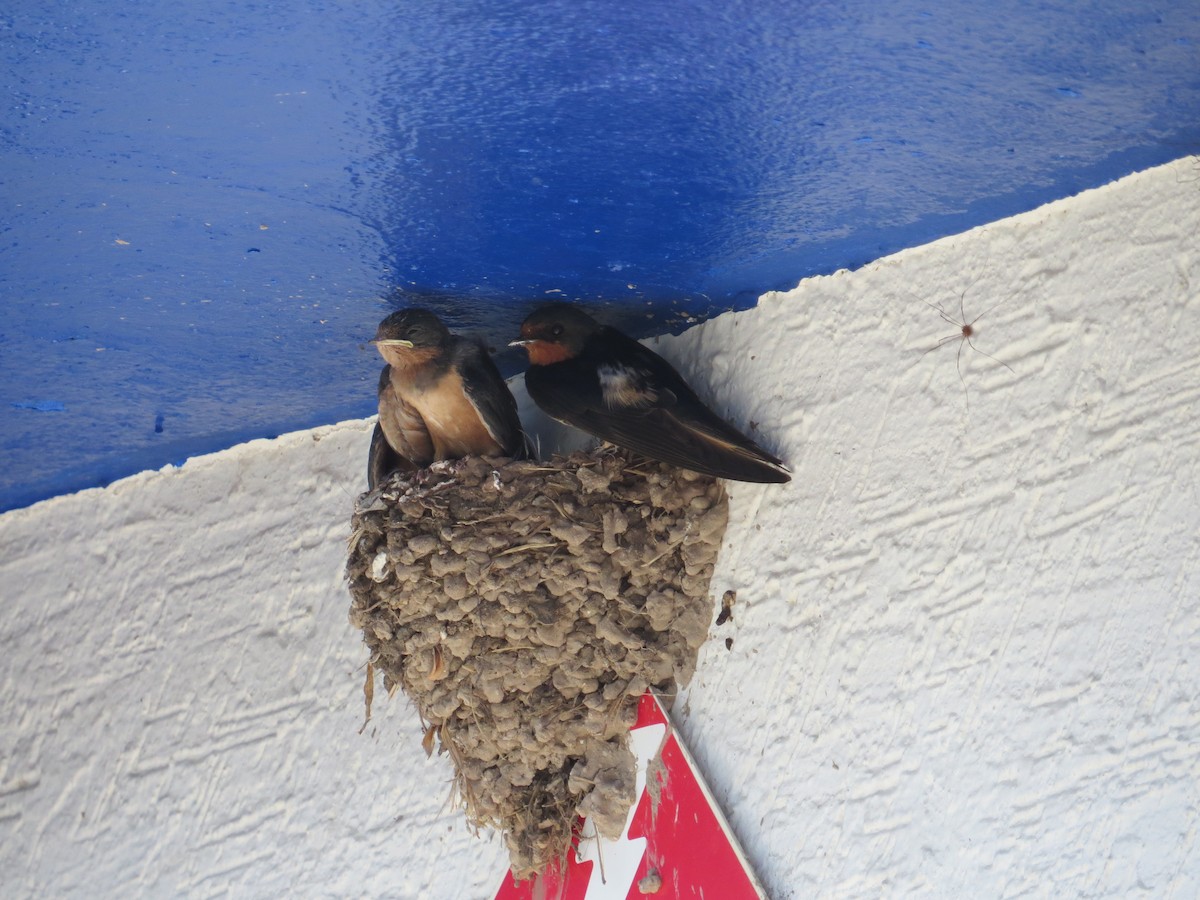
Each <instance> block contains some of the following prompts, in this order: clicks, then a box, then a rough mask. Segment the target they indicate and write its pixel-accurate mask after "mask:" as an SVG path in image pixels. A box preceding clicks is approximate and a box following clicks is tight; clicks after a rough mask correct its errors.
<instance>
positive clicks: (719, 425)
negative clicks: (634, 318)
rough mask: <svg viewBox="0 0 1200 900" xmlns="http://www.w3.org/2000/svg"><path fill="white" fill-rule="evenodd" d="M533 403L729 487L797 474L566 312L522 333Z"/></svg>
mask: <svg viewBox="0 0 1200 900" xmlns="http://www.w3.org/2000/svg"><path fill="white" fill-rule="evenodd" d="M510 346H520V347H524V348H525V350H526V351H528V353H529V362H530V366H529V369H528V371H527V372H526V373H525V386H526V388H527V389H528V390H529V396H530V397H532V398H533V401H534V402H535V403H536V404H537V405H538V406H540V407H541V408H542V409H543V410H544V411H545V412H546V413H547V414H548V415H549V416H551V417H552V418H554V419H557V420H558V421H560V422H564V423H566V424H567V425H573V426H574V427H576V428H579V429H581V430H582V431H586V432H588V433H589V434H591V435H594V436H595V437H598V438H600V439H601V440H605V441H609V442H611V443H613V444H617V445H618V446H621V447H627V448H629V449H630V450H633V451H635V452H637V453H641V454H642V455H644V456H648V457H650V458H651V459H656V460H660V461H661V462H665V463H670V464H671V465H675V466H679V467H680V468H684V469H691V470H692V471H694V472H703V473H705V474H707V475H715V476H716V477H718V478H727V479H730V480H733V481H755V482H767V483H776V484H778V483H782V482H785V481H791V478H792V476H791V474H790V473H789V472H788V470H787V469H786V468H784V466H783V463H782V461H781V460H779V459H776V458H775V457H774V456H772V455H771V454H770V453H768V452H767V451H766V450H764V449H763V448H762V447H760V446H758V444H756V443H754V441H752V440H750V438H748V437H746V436H745V435H744V434H742V433H741V432H740V431H738V430H737V429H736V428H734V427H733V426H732V425H730V424H729V423H727V422H725V421H724V420H723V419H721V417H720V416H718V415H717V414H716V413H714V412H713V411H712V410H711V409H709V408H708V407H707V406H705V405H704V403H703V402H702V401H701V400H700V398H699V397H697V396H696V393H695V391H693V390H692V389H691V388H690V387H688V385H687V382H685V381H684V380H683V377H682V376H681V375H680V374H679V373H678V372H676V371H675V369H674V368H673V367H672V366H671V364H670V363H668V362H667V361H666V360H665V359H663V358H662V357H661V356H659V355H658V354H657V353H655V352H654V351H652V350H650V349H648V348H646V347H644V346H642V345H641V344H639V343H638V342H637V341H635V340H634V339H633V338H631V337H628V336H627V335H625V334H622V333H621V332H620V331H617V330H616V329H615V328H610V327H608V326H606V325H601V324H600V323H599V322H597V321H596V320H595V319H593V318H592V317H591V316H589V315H588V314H587V313H585V312H583V311H582V310H580V309H578V308H577V307H574V306H571V305H570V304H567V303H552V304H550V305H548V306H544V307H542V308H541V309H538V310H536V311H535V312H534V313H533V314H532V315H530V316H529V318H527V319H526V320H525V321H524V322H523V323H522V325H521V339H520V340H517V341H513V342H512V344H510Z"/></svg>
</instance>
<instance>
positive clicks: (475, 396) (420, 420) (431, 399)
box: [367, 309, 527, 488]
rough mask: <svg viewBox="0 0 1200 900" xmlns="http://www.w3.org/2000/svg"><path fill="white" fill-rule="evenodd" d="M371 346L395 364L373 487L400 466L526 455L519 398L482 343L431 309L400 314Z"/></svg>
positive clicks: (385, 389) (371, 467)
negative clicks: (455, 330) (450, 327)
mask: <svg viewBox="0 0 1200 900" xmlns="http://www.w3.org/2000/svg"><path fill="white" fill-rule="evenodd" d="M371 343H372V344H374V345H375V348H376V349H377V350H378V351H379V355H380V356H382V357H383V358H384V360H386V361H387V365H386V366H384V367H383V371H382V372H381V373H380V374H379V421H378V422H377V423H376V425H375V433H374V434H373V435H372V437H371V452H370V457H369V460H368V464H367V483H368V484H369V485H370V487H371V488H374V487H375V485H376V484H378V483H379V482H380V481H382V480H383V479H384V478H385V477H386V476H387V475H388V473H389V472H391V471H393V470H395V469H409V470H411V469H419V468H423V467H424V466H427V465H429V464H430V463H432V462H436V461H437V460H440V459H459V458H460V457H463V456H468V455H472V454H474V455H478V456H522V455H526V453H527V444H526V441H525V435H524V433H523V432H522V431H521V420H520V419H519V418H518V417H517V404H516V401H515V400H513V396H512V394H511V393H509V390H508V385H506V384H505V383H504V379H503V378H501V377H500V372H499V371H497V369H496V365H495V363H493V362H492V360H491V357H489V356H488V355H487V351H486V350H485V349H484V348H483V345H482V344H479V343H476V342H475V341H472V340H468V339H467V338H463V337H459V336H458V335H455V334H451V333H450V331H449V330H447V328H446V326H445V325H443V324H442V323H441V321H440V320H439V319H438V317H437V316H435V315H434V314H433V313H431V312H429V311H428V310H425V309H402V310H400V311H399V312H394V313H392V314H391V315H390V316H388V317H387V318H386V319H384V320H383V321H382V322H380V323H379V330H378V331H376V332H375V339H374V340H373V341H371Z"/></svg>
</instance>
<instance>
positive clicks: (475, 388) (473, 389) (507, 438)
mask: <svg viewBox="0 0 1200 900" xmlns="http://www.w3.org/2000/svg"><path fill="white" fill-rule="evenodd" d="M452 352H453V355H454V360H453V362H454V365H455V368H457V370H458V373H459V375H460V376H462V382H463V390H464V391H465V392H466V395H467V399H468V400H470V401H471V405H472V406H473V407H475V411H476V412H477V413H479V418H480V420H481V421H482V422H483V425H484V427H485V428H487V430H488V433H489V434H490V435H491V436H492V437H493V438H494V439H495V441H496V443H498V444H499V445H500V446H501V447H502V448H504V453H505V455H507V456H513V457H523V456H532V455H533V454H532V452H531V451H530V445H529V442H528V440H526V438H525V433H524V432H523V431H522V430H521V419H520V417H519V416H518V415H517V401H516V400H514V399H513V395H512V392H511V391H509V389H508V385H507V384H505V383H504V379H503V378H502V377H500V370H499V369H497V368H496V364H495V363H494V362H492V358H491V357H490V356H488V354H487V350H485V349H484V348H483V346H482V345H481V344H477V343H475V342H474V341H469V340H466V339H460V340H459V341H457V342H456V344H455V346H454V348H453V351H452Z"/></svg>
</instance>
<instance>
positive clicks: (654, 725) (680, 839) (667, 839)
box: [496, 694, 766, 900]
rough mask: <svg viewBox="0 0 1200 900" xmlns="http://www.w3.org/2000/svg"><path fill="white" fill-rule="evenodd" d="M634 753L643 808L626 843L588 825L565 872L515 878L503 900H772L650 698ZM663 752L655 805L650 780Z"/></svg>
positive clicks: (632, 738) (508, 880)
mask: <svg viewBox="0 0 1200 900" xmlns="http://www.w3.org/2000/svg"><path fill="white" fill-rule="evenodd" d="M629 745H630V749H631V750H632V751H633V753H634V755H635V756H636V757H637V761H638V779H637V789H638V801H637V803H635V804H634V807H633V809H631V810H630V812H629V817H628V818H627V819H626V820H625V833H624V834H622V835H621V838H620V839H619V840H616V841H610V840H604V839H598V838H597V836H596V834H595V830H594V829H593V828H592V827H591V823H590V822H588V821H586V820H585V821H584V823H583V827H582V829H581V831H580V837H579V842H578V849H577V851H576V852H575V853H572V854H570V855H569V857H568V859H567V864H566V866H565V868H564V869H563V870H557V869H553V868H552V869H551V871H548V872H547V873H546V874H544V875H541V876H539V877H537V878H530V879H528V880H526V881H522V882H514V881H513V879H512V875H511V873H509V874H507V875H505V877H504V882H503V883H502V884H501V885H500V890H499V891H498V892H497V893H496V900H641V898H644V897H657V898H661V900H682V898H688V900H691V898H696V900H700V898H708V900H763V898H765V897H766V894H765V893H764V892H763V889H762V886H761V885H759V883H758V879H756V878H755V877H754V874H753V873H752V872H751V870H750V865H749V863H747V862H746V858H745V855H744V854H743V853H742V850H741V848H740V847H739V846H738V844H737V840H736V839H735V838H734V836H733V833H732V832H731V831H730V830H729V825H728V824H727V823H726V821H725V818H724V817H723V816H722V815H721V812H720V810H719V809H718V808H717V805H716V803H715V802H714V801H713V798H712V795H711V794H710V793H709V792H708V788H707V787H706V786H705V784H704V782H703V780H702V779H701V778H700V774H699V773H698V772H697V771H696V767H695V764H694V763H693V762H692V759H691V757H690V756H689V755H688V753H687V750H686V749H684V746H683V744H681V743H680V741H679V738H678V736H677V735H676V734H675V732H674V730H673V729H671V727H670V721H669V720H668V719H667V715H666V712H665V711H664V710H663V708H662V705H661V704H660V703H659V702H658V699H657V698H656V697H653V696H651V695H650V694H646V695H645V696H644V697H642V700H641V703H640V705H639V706H638V719H637V723H636V724H635V725H634V726H633V729H632V730H631V731H630V733H629ZM660 751H661V755H662V765H661V766H655V771H654V775H653V777H654V778H655V779H656V780H657V782H658V787H659V788H660V792H659V799H658V803H657V804H655V803H654V802H653V799H652V797H651V795H650V792H649V791H647V790H646V772H647V769H648V767H649V764H650V762H651V760H653V759H654V758H655V757H656V756H658V755H659V753H660Z"/></svg>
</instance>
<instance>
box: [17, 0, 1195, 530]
mask: <svg viewBox="0 0 1200 900" xmlns="http://www.w3.org/2000/svg"><path fill="white" fill-rule="evenodd" d="M0 47H2V48H3V53H2V61H3V67H4V68H3V84H4V89H5V95H4V96H5V104H4V109H3V112H2V113H0V158H2V164H3V166H2V169H0V182H2V183H3V189H4V200H5V203H4V213H3V218H2V219H0V311H2V313H3V315H2V317H0V394H2V397H0V458H2V461H3V466H2V467H0V509H9V508H13V507H19V506H23V505H26V504H29V503H31V502H34V501H36V500H39V499H42V498H45V497H49V496H53V495H55V494H58V493H64V492H68V491H72V490H77V489H80V488H84V487H89V486H94V485H99V484H105V483H107V482H109V481H111V480H113V479H115V478H118V477H121V476H124V475H128V474H131V473H133V472H136V471H139V470H141V469H145V468H152V467H158V466H161V465H164V464H167V463H171V462H178V461H181V460H182V459H184V458H186V457H187V456H189V455H194V454H196V453H200V452H206V451H210V450H215V449H219V448H221V447H225V446H229V445H231V444H233V443H236V442H238V441H242V440H245V439H249V438H253V437H261V436H269V435H273V434H277V433H280V432H283V431H288V430H292V429H296V428H302V427H307V426H312V425H316V424H320V423H326V422H332V421H336V420H339V419H343V418H349V417H356V416H365V415H369V414H370V413H371V412H373V410H374V403H375V401H374V382H375V378H376V374H377V372H378V368H379V366H380V361H379V360H378V359H377V358H376V357H375V355H374V353H373V351H371V350H370V348H366V347H364V346H363V342H364V341H366V340H367V339H369V338H370V337H371V335H372V334H373V332H374V327H375V324H376V323H377V321H378V320H379V319H380V318H382V317H383V316H384V315H385V314H386V313H387V312H388V311H389V310H390V309H391V308H393V307H394V306H395V305H398V304H402V303H407V302H414V301H416V302H421V303H424V304H426V305H429V306H432V307H433V308H435V309H437V310H438V311H440V312H441V313H443V314H444V315H445V317H446V318H447V320H448V321H449V322H450V323H451V324H452V326H454V327H457V328H459V329H461V330H465V331H471V332H474V333H477V334H479V335H481V336H482V337H484V338H486V339H487V340H488V341H489V342H490V343H492V344H493V345H495V346H502V345H503V343H505V342H506V341H507V340H509V339H511V338H512V337H513V336H514V334H515V330H516V326H517V324H518V323H519V322H520V320H521V319H522V318H523V316H524V315H525V313H526V312H527V311H528V310H529V309H530V308H531V307H532V306H534V305H536V304H537V303H538V302H539V301H541V300H543V299H545V298H567V299H580V300H586V301H589V302H591V303H595V304H598V305H604V306H607V307H608V315H609V316H610V318H611V319H613V320H614V321H617V322H620V323H623V324H624V325H626V326H627V327H628V328H629V329H630V330H632V331H635V332H637V333H639V334H647V333H651V332H653V331H664V330H675V331H677V330H680V329H681V328H683V327H685V326H686V324H688V323H689V322H691V321H694V320H696V319H700V318H703V317H705V316H708V315H711V314H714V313H716V312H719V311H721V310H724V309H729V308H735V307H745V306H747V305H750V304H752V303H753V301H754V298H755V297H756V296H757V295H758V294H760V293H761V292H762V291H764V290H767V289H771V288H786V287H791V286H793V285H794V284H795V283H796V282H797V281H799V280H800V279H801V278H803V277H805V276H808V275H812V274H817V273H825V272H830V271H833V270H836V269H839V268H843V267H849V268H853V267H857V266H860V265H862V264H864V263H867V262H869V261H871V260H873V259H875V258H877V257H879V256H881V255H883V254H886V253H890V252H894V251H896V250H898V249H901V248H903V247H907V246H912V245H916V244H921V243H924V242H926V241H929V240H932V239H934V238H937V237H939V236H942V235H945V234H949V233H954V232H957V231H961V230H964V229H966V228H969V227H971V226H974V225H977V224H981V223H983V222H987V221H991V220H994V219H997V218H1000V217H1003V216H1007V215H1010V214H1013V213H1017V212H1020V211H1023V210H1027V209H1031V208H1033V207H1035V206H1038V205H1040V204H1042V203H1044V202H1046V201H1049V200H1052V199H1056V198H1059V197H1063V196H1067V195H1069V194H1072V193H1075V192H1077V191H1079V190H1081V189H1084V188H1088V187H1092V186H1096V185H1099V184H1103V183H1105V182H1107V181H1109V180H1111V179H1113V178H1116V177H1119V176H1121V175H1124V174H1127V173H1129V172H1131V171H1135V170H1137V169H1140V168H1144V167H1147V166H1149V165H1153V164H1156V163H1159V162H1163V161H1166V160H1168V159H1172V158H1176V157H1180V156H1184V155H1187V154H1190V153H1195V152H1197V150H1198V149H1200V56H1198V52H1197V51H1198V48H1200V3H1196V2H1186V3H1180V2H1162V3H1158V4H1148V3H1145V2H1133V0H1123V2H1117V0H1110V2H1061V3H1045V2H1037V3H1035V2H1015V0H997V2H991V3H987V4H981V3H976V2H967V0H950V2H938V3H929V2H912V0H896V2H891V3H886V4H882V3H878V2H875V0H854V2H793V3H783V2H762V0H755V2H750V0H741V2H738V0H733V2H730V0H695V2H666V3H659V4H647V3H614V2H612V0H570V2H567V0H553V2H541V3H536V4H531V3H527V2H504V0H501V2H497V0H488V2H457V3H451V2H419V0H417V2H412V3H405V4H386V3H378V2H369V3H359V4H336V3H321V2H316V3H292V2H286V0H285V2H275V3H221V2H213V3H207V4H177V3H168V2H166V0H143V2H137V0H133V2H129V3H122V4H109V3H105V4H101V3H99V2H96V0H80V2H74V3H67V2H61V0H60V2H37V3H33V2H26V0H19V2H16V3H15V4H12V3H10V4H8V5H7V6H6V8H5V9H4V10H3V11H0ZM1181 189H1188V188H1187V186H1181ZM1190 189H1200V187H1195V186H1193V187H1192V188H1190ZM503 362H505V363H506V364H507V365H508V367H509V368H510V370H511V369H512V368H514V367H515V365H516V361H515V360H514V359H512V358H507V357H506V358H505V359H504V360H503Z"/></svg>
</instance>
